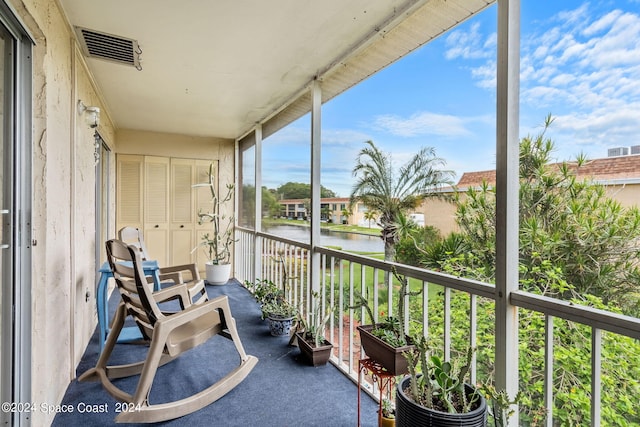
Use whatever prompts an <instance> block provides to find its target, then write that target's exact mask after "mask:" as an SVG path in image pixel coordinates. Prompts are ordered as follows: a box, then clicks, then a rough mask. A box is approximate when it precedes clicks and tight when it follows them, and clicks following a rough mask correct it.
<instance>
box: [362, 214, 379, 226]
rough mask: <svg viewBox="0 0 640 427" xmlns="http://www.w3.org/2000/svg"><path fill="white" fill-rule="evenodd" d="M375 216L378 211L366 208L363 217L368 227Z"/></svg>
mask: <svg viewBox="0 0 640 427" xmlns="http://www.w3.org/2000/svg"><path fill="white" fill-rule="evenodd" d="M377 216H378V212H376V211H372V210H368V211H366V212H365V213H364V219H366V220H367V224H368V225H369V228H371V221H375V219H376V217H377Z"/></svg>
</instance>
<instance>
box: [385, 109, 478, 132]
mask: <svg viewBox="0 0 640 427" xmlns="http://www.w3.org/2000/svg"><path fill="white" fill-rule="evenodd" d="M374 128H376V129H378V130H383V131H385V132H389V133H391V134H393V135H398V136H404V137H411V136H418V135H440V136H448V137H455V136H462V135H468V134H469V133H470V132H469V130H468V129H467V128H466V125H465V121H464V120H463V119H462V118H460V117H456V116H452V115H446V114H435V113H430V112H420V113H415V114H413V115H411V116H410V117H406V118H405V117H400V116H397V115H393V114H387V115H382V116H377V117H376V118H375V119H374Z"/></svg>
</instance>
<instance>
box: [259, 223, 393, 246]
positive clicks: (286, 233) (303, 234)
mask: <svg viewBox="0 0 640 427" xmlns="http://www.w3.org/2000/svg"><path fill="white" fill-rule="evenodd" d="M264 231H265V232H266V233H271V234H275V235H276V236H280V237H284V238H286V239H291V240H297V241H299V242H303V243H309V233H310V228H309V227H305V226H297V225H272V226H265V227H264ZM320 244H321V245H322V246H337V247H339V248H340V249H343V250H345V251H357V252H384V243H383V242H382V239H380V237H378V236H367V235H364V234H357V233H341V232H337V231H330V230H320Z"/></svg>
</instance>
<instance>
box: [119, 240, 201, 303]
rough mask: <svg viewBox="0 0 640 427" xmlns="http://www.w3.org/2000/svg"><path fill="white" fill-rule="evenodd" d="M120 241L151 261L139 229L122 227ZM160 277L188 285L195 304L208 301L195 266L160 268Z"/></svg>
mask: <svg viewBox="0 0 640 427" xmlns="http://www.w3.org/2000/svg"><path fill="white" fill-rule="evenodd" d="M118 239H119V240H121V241H122V242H124V243H126V244H128V245H133V246H135V247H136V248H137V249H138V251H139V252H140V258H141V259H142V260H143V261H147V260H149V253H148V252H147V246H146V245H145V243H144V238H143V237H142V231H141V230H140V229H139V228H136V227H122V228H121V229H120V230H118ZM159 277H160V281H161V282H166V281H167V280H171V281H173V282H174V283H176V284H182V283H186V284H187V286H188V288H189V296H190V297H191V299H192V301H193V302H194V303H195V304H200V303H202V302H204V301H207V299H208V297H207V291H206V288H205V284H204V280H202V279H200V273H199V272H198V267H197V266H196V265H195V264H183V265H172V266H170V267H166V266H165V267H163V266H160V268H159Z"/></svg>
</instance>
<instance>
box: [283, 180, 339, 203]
mask: <svg viewBox="0 0 640 427" xmlns="http://www.w3.org/2000/svg"><path fill="white" fill-rule="evenodd" d="M276 193H278V194H279V195H280V197H281V198H283V199H308V198H310V197H311V184H304V183H302V182H291V181H289V182H287V183H286V184H282V185H281V186H280V187H278V188H277V189H276ZM320 197H336V194H335V193H334V192H333V191H331V190H329V189H327V188H324V187H323V186H320Z"/></svg>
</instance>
